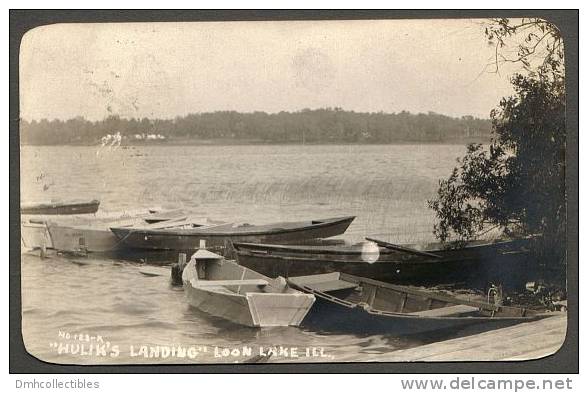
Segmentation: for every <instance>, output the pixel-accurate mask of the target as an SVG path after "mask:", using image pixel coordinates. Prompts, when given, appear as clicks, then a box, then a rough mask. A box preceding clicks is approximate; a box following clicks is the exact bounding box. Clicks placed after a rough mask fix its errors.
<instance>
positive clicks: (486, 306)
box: [287, 273, 547, 321]
mask: <svg viewBox="0 0 588 393" xmlns="http://www.w3.org/2000/svg"><path fill="white" fill-rule="evenodd" d="M300 277H304V276H300ZM293 278H294V279H296V277H293ZM345 278H350V279H351V281H350V282H355V283H358V284H361V283H362V282H365V283H367V284H370V285H374V286H377V287H384V288H388V289H392V290H394V291H397V292H402V293H408V294H411V295H417V296H426V297H427V298H428V299H435V300H439V301H442V302H445V303H450V304H463V305H469V306H472V307H478V308H479V310H480V311H482V310H484V311H492V312H495V311H500V309H501V308H503V307H502V306H497V305H494V304H490V303H484V302H477V301H471V300H462V299H457V298H455V297H452V296H449V295H445V294H443V293H437V292H429V291H421V290H417V289H412V288H410V287H405V286H399V285H394V284H390V283H386V282H382V281H377V280H373V279H370V278H365V277H358V276H354V275H352V274H346V273H339V279H340V280H343V281H348V282H349V280H345ZM287 281H288V283H289V284H291V285H292V286H295V287H296V288H299V289H300V290H303V291H305V292H306V291H307V292H309V293H312V294H313V295H315V296H316V297H319V298H321V299H324V300H326V301H329V302H332V303H336V304H339V305H342V306H345V307H347V308H350V309H356V308H358V309H361V310H363V311H365V312H366V313H368V314H371V315H377V316H382V317H390V318H404V319H415V320H416V319H418V320H455V321H531V320H535V319H539V318H542V317H546V316H547V315H543V314H541V313H535V312H534V311H533V310H528V309H526V308H523V307H513V308H518V309H520V310H522V312H523V313H527V312H529V311H531V312H532V313H533V314H532V315H530V316H518V317H517V316H508V317H500V316H461V317H460V316H438V317H431V316H420V315H411V314H408V313H399V312H393V311H384V310H379V309H376V308H373V307H372V306H370V305H366V306H362V305H361V304H360V303H353V302H350V301H348V300H345V299H341V298H338V297H336V296H333V295H329V294H328V293H325V292H323V291H319V290H316V289H313V288H311V287H309V286H307V285H304V284H299V283H296V281H292V280H291V279H287ZM334 299H335V300H334ZM441 308H442V307H441Z"/></svg>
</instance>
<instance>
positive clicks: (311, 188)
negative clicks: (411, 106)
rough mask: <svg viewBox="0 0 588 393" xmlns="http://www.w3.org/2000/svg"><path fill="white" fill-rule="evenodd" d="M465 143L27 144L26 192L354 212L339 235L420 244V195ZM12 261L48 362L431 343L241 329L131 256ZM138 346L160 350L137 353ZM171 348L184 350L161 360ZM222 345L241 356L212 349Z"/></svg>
mask: <svg viewBox="0 0 588 393" xmlns="http://www.w3.org/2000/svg"><path fill="white" fill-rule="evenodd" d="M464 152H465V147H464V146H458V145H390V146H366V145H345V146H331V145H328V146H327V145H319V146H265V145H264V146H137V147H126V148H122V147H118V148H100V147H77V146H76V147H73V146H60V147H33V146H25V147H23V148H22V149H21V194H22V199H23V200H48V199H52V198H54V199H72V198H75V199H91V198H97V199H100V200H101V205H100V209H101V210H103V211H121V210H125V209H127V210H135V209H138V208H149V207H154V206H160V207H164V208H172V207H178V208H184V209H187V210H191V211H193V212H194V213H196V214H201V215H202V216H208V217H211V218H214V219H221V220H226V221H231V222H234V221H245V222H250V223H268V222H273V221H280V220H287V221H294V220H301V219H317V218H327V217H336V216H345V215H355V216H357V218H356V219H355V221H354V222H353V224H352V225H351V226H350V228H349V229H348V231H347V233H345V235H343V236H342V238H343V239H344V240H347V241H361V240H362V239H363V238H364V237H365V236H369V235H371V236H374V237H379V238H381V239H383V240H389V241H393V242H412V241H424V240H432V239H433V237H432V234H431V231H432V224H433V222H434V220H433V218H434V217H433V214H432V212H431V211H430V210H429V209H428V208H427V202H426V201H427V199H430V198H432V197H433V196H434V195H435V191H436V189H437V184H438V180H439V179H440V178H445V177H447V176H448V175H449V173H450V171H451V169H452V168H453V167H454V166H455V159H456V158H457V157H458V156H461V155H463V153H464ZM21 261H22V291H23V292H22V304H23V309H22V318H23V319H22V321H23V338H24V341H25V345H26V347H27V350H28V351H29V352H30V353H31V354H33V355H34V356H36V357H38V358H40V359H42V360H45V361H49V362H56V363H76V364H95V363H109V364H113V363H162V362H166V363H191V362H198V363H200V362H206V363H220V362H234V361H244V360H245V359H248V358H250V357H251V356H249V352H248V351H249V350H251V352H252V355H256V354H258V353H259V350H260V348H261V350H263V351H265V350H266V348H268V347H272V346H274V347H275V346H283V347H286V348H287V349H289V350H290V353H288V354H286V353H285V352H282V353H281V355H279V356H273V357H272V361H296V362H305V361H317V362H318V361H363V360H365V361H377V360H378V357H379V356H380V355H382V354H385V353H388V352H390V351H395V350H398V349H400V348H406V347H410V346H416V345H420V344H422V343H423V342H424V341H430V340H432V338H430V337H429V338H419V339H417V338H411V339H406V338H400V337H395V336H393V335H391V336H385V335H376V336H373V335H372V336H365V335H361V334H357V335H340V334H323V333H319V332H313V331H308V330H304V329H299V328H272V329H261V330H259V329H250V328H243V327H239V326H235V325H232V324H230V323H228V322H225V321H223V320H219V319H216V318H211V317H208V316H206V315H202V314H201V313H200V312H199V311H198V310H195V309H192V308H190V307H189V306H188V305H187V303H186V302H185V301H184V298H183V291H182V290H181V288H175V287H172V286H170V285H169V280H168V278H167V277H146V276H143V275H141V274H140V273H139V271H138V264H136V263H133V262H129V261H114V260H107V259H98V258H91V259H87V258H77V259H76V258H74V259H71V258H70V259H67V258H63V257H58V256H53V257H52V258H50V259H46V260H41V259H39V258H38V257H37V256H36V255H32V254H26V253H24V254H22V260H21ZM163 262H167V261H163ZM169 262H171V261H169ZM67 334H69V336H66V335H67ZM74 335H75V338H74ZM79 335H81V337H80V336H79ZM66 344H67V346H66ZM82 344H83V345H82ZM142 346H144V347H143V348H142ZM157 346H160V347H157ZM115 347H116V348H115ZM243 347H245V348H243ZM145 348H147V350H148V351H149V350H151V351H155V350H156V349H159V350H160V352H159V354H157V356H156V353H155V352H152V353H151V355H152V357H149V353H147V357H145V355H146V353H145V352H143V351H145ZM164 348H165V349H164ZM171 348H175V349H174V351H177V349H178V348H180V353H181V350H182V349H186V348H187V351H188V352H186V353H187V354H191V355H192V356H187V355H186V356H185V357H178V356H171V355H169V356H164V355H165V354H166V353H167V351H168V350H171ZM224 348H230V349H233V350H235V352H234V355H238V356H227V357H218V356H217V355H219V354H220V353H215V351H217V352H220V351H222V349H224ZM293 348H297V349H296V350H295V352H297V354H298V357H296V358H292V357H289V356H291V354H292V353H291V352H292V351H293ZM237 349H239V351H238V352H239V354H237ZM66 350H67V351H66ZM59 351H61V352H62V353H61V354H58V352H59ZM72 351H73V352H74V353H73V354H72V353H71V352H72ZM306 351H308V352H306ZM65 352H67V353H65ZM286 355H289V356H286ZM307 355H309V356H307Z"/></svg>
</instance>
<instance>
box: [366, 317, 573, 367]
mask: <svg viewBox="0 0 588 393" xmlns="http://www.w3.org/2000/svg"><path fill="white" fill-rule="evenodd" d="M566 328H567V314H566V313H557V314H554V316H551V317H549V318H545V319H541V320H539V321H534V322H526V323H521V324H518V325H515V326H509V327H506V328H502V329H496V330H492V331H488V332H484V333H479V334H475V335H472V336H467V337H460V338H455V339H451V340H447V341H440V342H436V343H432V344H427V345H423V346H421V347H416V348H410V349H405V350H399V351H395V352H392V353H390V354H388V355H385V356H380V357H379V358H378V361H384V362H445V361H500V360H531V359H539V358H542V357H545V356H548V355H551V354H554V353H555V352H557V350H558V349H559V348H560V347H561V345H562V344H563V342H564V341H565V337H566Z"/></svg>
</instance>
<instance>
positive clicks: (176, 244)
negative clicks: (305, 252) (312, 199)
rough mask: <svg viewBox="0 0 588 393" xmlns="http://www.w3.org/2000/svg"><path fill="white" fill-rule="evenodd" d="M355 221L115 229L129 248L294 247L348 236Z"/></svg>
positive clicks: (352, 218) (347, 218)
mask: <svg viewBox="0 0 588 393" xmlns="http://www.w3.org/2000/svg"><path fill="white" fill-rule="evenodd" d="M354 219H355V217H342V218H328V219H324V220H312V221H299V222H280V223H274V224H267V225H249V224H243V225H236V224H221V225H214V226H193V227H190V228H181V229H180V228H165V229H158V230H150V229H145V228H125V227H116V228H111V230H112V232H114V234H115V235H116V236H117V237H118V239H119V240H120V242H121V243H122V244H124V245H125V246H126V247H129V248H142V249H157V250H193V249H197V248H199V247H200V244H201V241H205V242H206V246H207V247H218V246H224V245H225V243H226V242H227V241H241V242H266V243H276V242H279V243H291V242H301V241H305V240H310V239H317V238H328V237H331V236H336V235H340V234H342V233H344V232H345V231H346V230H347V228H348V227H349V225H350V224H351V222H352V221H353V220H354Z"/></svg>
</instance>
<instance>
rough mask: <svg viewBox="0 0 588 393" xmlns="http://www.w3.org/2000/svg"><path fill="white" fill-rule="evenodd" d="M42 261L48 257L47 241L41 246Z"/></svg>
mask: <svg viewBox="0 0 588 393" xmlns="http://www.w3.org/2000/svg"><path fill="white" fill-rule="evenodd" d="M40 257H41V259H45V258H46V257H47V246H46V245H45V241H43V243H42V244H41V254H40Z"/></svg>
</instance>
